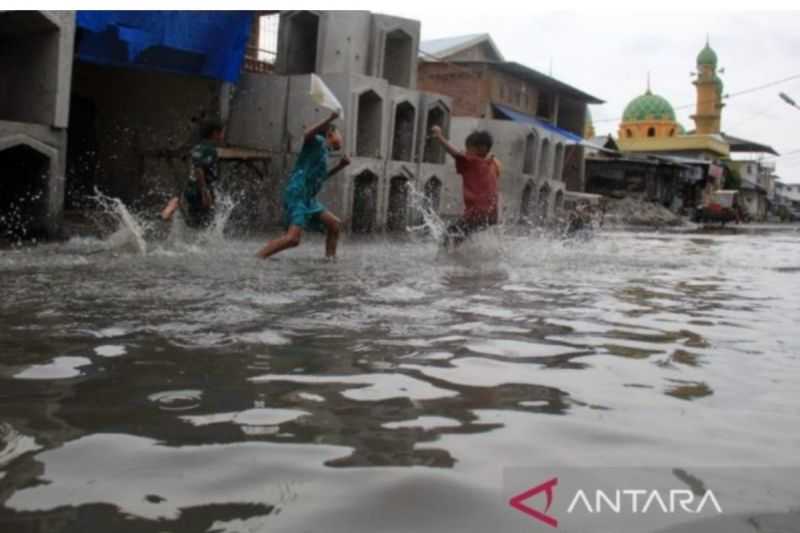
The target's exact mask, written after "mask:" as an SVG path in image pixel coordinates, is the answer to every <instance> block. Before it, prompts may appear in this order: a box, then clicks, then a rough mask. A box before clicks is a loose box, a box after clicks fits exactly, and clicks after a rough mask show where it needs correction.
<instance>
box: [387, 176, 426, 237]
mask: <svg viewBox="0 0 800 533" xmlns="http://www.w3.org/2000/svg"><path fill="white" fill-rule="evenodd" d="M418 170H419V165H418V164H416V163H411V162H401V161H387V162H386V166H385V170H384V173H383V176H384V177H383V180H381V187H380V190H379V193H380V197H379V203H378V218H379V221H380V227H381V228H382V229H384V230H385V231H388V232H405V230H406V227H407V226H408V225H409V223H410V222H411V220H412V219H413V217H414V216H415V215H416V214H417V213H416V212H415V210H414V208H413V204H414V202H415V201H416V199H415V196H414V193H413V191H419V190H420V189H419V184H418V179H417V172H418Z"/></svg>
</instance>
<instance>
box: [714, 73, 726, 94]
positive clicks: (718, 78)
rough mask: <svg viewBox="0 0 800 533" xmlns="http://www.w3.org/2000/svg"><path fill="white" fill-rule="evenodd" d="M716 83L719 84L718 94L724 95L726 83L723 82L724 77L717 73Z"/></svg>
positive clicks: (715, 76)
mask: <svg viewBox="0 0 800 533" xmlns="http://www.w3.org/2000/svg"><path fill="white" fill-rule="evenodd" d="M714 84H715V85H716V86H717V94H719V95H722V91H723V89H725V85H724V84H723V83H722V79H721V78H720V77H719V76H717V75H716V74H714Z"/></svg>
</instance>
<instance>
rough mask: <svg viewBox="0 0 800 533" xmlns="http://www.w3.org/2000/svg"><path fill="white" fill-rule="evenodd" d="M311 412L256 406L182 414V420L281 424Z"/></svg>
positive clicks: (196, 423)
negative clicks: (241, 409) (224, 411)
mask: <svg viewBox="0 0 800 533" xmlns="http://www.w3.org/2000/svg"><path fill="white" fill-rule="evenodd" d="M309 414H310V413H308V412H307V411H302V410H300V409H271V408H267V407H256V408H253V409H247V410H245V411H238V412H231V413H213V414H208V415H191V416H182V417H181V420H183V421H184V422H188V423H190V424H192V425H193V426H208V425H211V424H226V423H227V424H237V425H239V426H279V425H281V424H284V423H286V422H291V421H292V420H296V419H298V418H300V417H303V416H308V415H309Z"/></svg>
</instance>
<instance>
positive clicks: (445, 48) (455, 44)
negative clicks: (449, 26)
mask: <svg viewBox="0 0 800 533" xmlns="http://www.w3.org/2000/svg"><path fill="white" fill-rule="evenodd" d="M483 42H485V43H486V44H488V45H489V46H490V47H491V48H492V51H493V52H494V53H495V54H496V55H497V57H498V58H499V59H500V60H501V61H503V60H504V58H503V54H501V53H500V50H499V49H498V48H497V45H495V44H494V41H493V40H492V37H491V35H489V34H488V33H471V34H469V35H456V36H454V37H443V38H441V39H430V40H427V41H422V42H421V43H419V56H420V57H421V58H423V59H434V58H435V59H446V58H447V57H448V56H451V55H453V54H456V53H458V52H460V51H462V50H466V49H467V48H470V47H472V46H476V45H478V44H481V43H483Z"/></svg>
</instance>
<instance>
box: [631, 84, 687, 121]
mask: <svg viewBox="0 0 800 533" xmlns="http://www.w3.org/2000/svg"><path fill="white" fill-rule="evenodd" d="M642 120H675V111H674V110H673V109H672V106H671V105H670V104H669V102H667V100H666V99H665V98H663V97H661V96H658V95H657V94H653V93H651V92H650V91H649V90H648V91H647V92H646V93H644V94H643V95H641V96H638V97H636V98H634V99H633V100H632V101H631V103H629V104H628V105H627V107H625V112H624V113H623V114H622V121H623V122H638V121H642Z"/></svg>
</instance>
